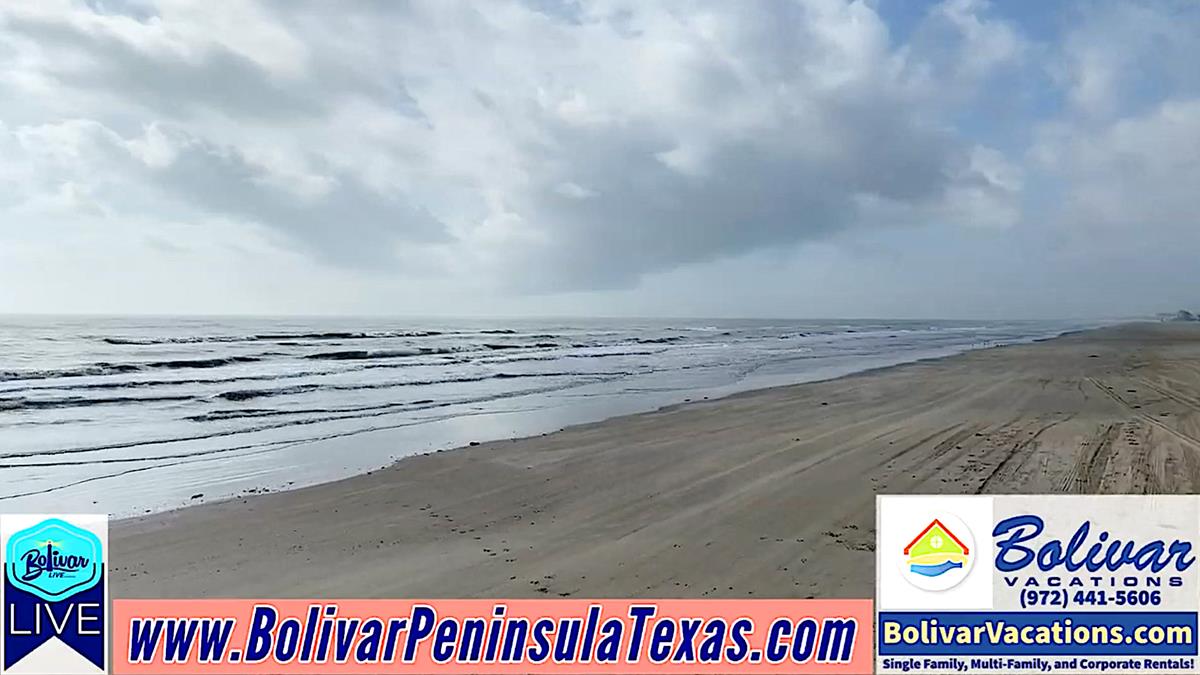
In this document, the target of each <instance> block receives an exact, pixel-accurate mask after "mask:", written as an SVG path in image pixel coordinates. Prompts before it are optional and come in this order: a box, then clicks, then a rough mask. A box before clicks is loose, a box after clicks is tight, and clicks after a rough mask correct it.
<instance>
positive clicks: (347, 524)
mask: <svg viewBox="0 0 1200 675" xmlns="http://www.w3.org/2000/svg"><path fill="white" fill-rule="evenodd" d="M1198 488H1200V325H1186V324H1134V325H1126V326H1119V327H1114V328H1108V329H1102V330H1098V331H1089V332H1086V333H1080V334H1075V335H1069V336H1065V337H1062V338H1058V339H1056V340H1051V341H1047V342H1042V343H1037V344H1033V345H1024V346H1014V347H1002V348H996V349H989V350H982V351H976V352H970V353H967V354H962V355H958V356H953V357H949V358H945V359H939V360H935V361H926V362H921V363H915V364H909V365H905V366H898V367H894V368H888V369H884V370H880V371H875V372H871V373H864V374H860V375H854V376H850V377H845V378H841V379H837V380H831V381H828V382H820V383H813V384H804V385H797V386H792V387H781V388H776V389H767V390H761V391H755V392H749V393H745V394H739V395H736V396H732V397H729V398H725V399H721V400H714V401H701V402H695V403H690V404H685V405H682V406H674V407H671V408H665V409H663V410H659V411H656V412H652V413H646V414H640V415H633V416H630V417H622V418H617V419H612V420H608V421H605V422H600V423H597V424H589V425H584V426H579V427H573V428H570V429H566V430H564V431H561V432H557V433H553V434H548V435H545V436H540V437H535V438H529V439H522V440H516V441H499V442H495V443H484V444H481V445H477V446H473V447H468V448H461V449H458V450H453V451H448V452H442V453H437V454H432V455H426V456H418V457H412V458H409V459H405V460H403V461H401V462H399V463H397V464H396V465H394V466H393V467H390V468H388V469H384V470H381V471H375V472H373V473H371V474H369V475H365V476H359V477H355V478H351V479H347V480H343V481H339V482H335V483H329V484H326V485H320V486H316V487H311V488H305V489H301V490H295V491H290V492H283V493H277V494H269V495H262V496H255V497H250V498H246V499H235V500H231V501H226V502H222V503H216V504H207V505H203V506H197V507H193V508H188V509H183V510H180V511H175V512H172V513H167V514H159V515H154V516H147V517H144V518H139V519H134V520H128V521H122V522H118V523H114V524H113V526H112V532H111V542H112V543H111V551H112V553H111V557H112V564H113V569H112V580H113V586H112V588H113V590H112V594H113V597H331V598H332V597H472V596H478V597H559V596H588V597H639V596H642V597H747V596H763V597H808V596H827V597H870V596H871V595H872V594H873V579H874V550H873V549H874V537H875V533H874V521H875V514H874V506H875V502H874V496H875V495H876V494H881V493H882V494H888V493H893V494H903V493H946V494H960V493H965V494H972V493H1043V492H1053V493H1134V494H1141V493H1192V492H1196V491H1197V490H1198Z"/></svg>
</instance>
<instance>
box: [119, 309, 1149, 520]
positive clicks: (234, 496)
mask: <svg viewBox="0 0 1200 675" xmlns="http://www.w3.org/2000/svg"><path fill="white" fill-rule="evenodd" d="M1136 323H1140V322H1132V323H1130V324H1112V325H1109V326H1102V327H1099V328H1082V329H1069V330H1064V331H1062V332H1060V333H1058V334H1054V335H1049V336H1041V337H1027V338H1024V339H1022V340H1019V341H1016V342H1009V343H1004V344H990V345H987V346H983V347H969V348H965V349H958V348H953V349H950V350H948V351H947V353H938V354H933V355H928V356H920V357H917V358H907V356H908V355H903V356H901V355H889V354H881V355H877V356H874V357H871V360H874V361H881V362H882V363H881V364H880V365H869V366H865V367H858V366H847V367H834V368H826V369H823V370H821V371H817V372H816V373H815V374H813V375H811V376H810V375H804V376H801V377H800V379H791V377H792V376H788V379H790V380H791V381H785V382H782V383H778V384H766V385H756V386H751V387H749V388H743V386H742V385H741V384H734V385H726V386H720V387H715V388H708V389H696V390H693V391H689V392H688V393H687V397H686V398H682V400H676V401H670V402H666V403H661V404H657V405H653V406H651V407H636V406H635V407H633V408H631V409H629V410H621V411H619V412H611V413H601V414H600V415H599V416H594V415H591V414H588V413H586V412H582V413H581V414H579V415H578V416H577V421H570V422H566V423H563V424H553V423H552V424H545V423H539V422H536V421H535V422H530V423H524V424H518V425H517V426H519V427H522V428H521V429H519V430H514V431H513V433H512V434H503V433H500V434H498V435H494V434H490V433H488V432H484V433H482V434H467V435H465V438H464V439H460V440H459V441H449V442H447V443H445V444H438V443H436V442H435V443H434V444H433V446H432V448H431V449H426V450H411V451H409V453H408V454H395V455H392V456H391V457H390V458H389V459H388V460H387V461H386V462H385V463H383V464H367V463H362V462H360V463H359V468H358V469H357V470H353V471H351V472H350V473H348V474H345V475H340V476H335V477H332V478H328V479H315V480H306V481H304V482H302V483H300V484H294V482H293V481H289V482H288V483H287V484H286V485H279V484H275V485H262V484H257V485H255V484H252V485H251V487H249V488H243V489H242V490H241V491H236V492H227V493H219V494H218V496H215V497H211V498H206V497H203V496H202V497H201V498H199V499H198V500H196V501H191V502H189V503H179V504H175V505H173V506H169V507H167V508H156V509H144V512H140V513H129V514H125V515H120V516H118V517H116V518H113V519H112V522H113V523H118V522H125V521H136V520H140V519H143V518H152V517H154V516H159V515H167V514H171V513H174V512H178V511H183V510H188V509H194V508H201V507H205V506H209V505H216V504H221V503H224V502H231V501H237V500H245V499H255V498H259V497H262V496H265V495H268V494H279V493H284V492H292V491H295V490H304V489H310V488H315V487H320V486H323V485H330V484H335V483H339V482H342V481H347V480H353V479H355V478H358V477H361V476H366V475H371V474H373V473H375V472H377V471H384V470H387V469H390V468H392V467H394V466H396V465H397V464H398V463H400V462H404V461H407V460H409V459H412V458H416V457H424V456H428V455H435V454H441V453H446V452H456V451H462V450H466V449H468V448H471V447H475V446H478V445H482V444H490V443H502V442H510V441H523V440H527V439H531V438H538V437H542V436H547V435H549V434H555V433H561V432H563V431H568V430H571V429H574V428H577V427H584V426H588V425H594V424H605V423H608V422H612V421H615V420H621V419H624V418H627V417H635V416H638V415H645V414H653V413H658V412H661V411H666V410H671V409H675V408H680V407H685V406H689V405H695V404H698V403H703V402H717V401H724V400H728V399H731V398H735V397H740V396H752V395H755V394H758V393H762V392H769V391H773V390H777V389H787V388H790V387H801V386H806V385H811V384H817V383H824V382H832V381H836V380H841V379H845V378H851V377H857V376H862V375H870V374H872V373H877V372H883V371H887V370H890V369H893V368H903V367H905V366H909V365H913V364H919V363H928V362H936V361H941V360H944V359H951V358H955V357H958V356H961V355H963V354H968V353H971V352H978V351H987V350H994V349H1007V348H1011V347H1020V346H1025V345H1032V344H1037V343H1040V342H1046V341H1050V340H1057V339H1060V338H1063V337H1066V336H1069V335H1074V334H1079V333H1086V332H1088V331H1093V330H1103V329H1104V328H1111V327H1113V326H1116V325H1134V324H1136ZM895 358H899V359H900V360H894V359H895ZM704 392H709V395H705V393H704ZM693 397H695V398H693ZM493 414H495V413H493ZM464 419H467V418H464ZM443 422H445V421H443ZM443 422H433V423H431V424H434V425H437V424H441V423H443ZM395 431H396V430H395V429H390V428H383V429H368V430H362V431H356V432H350V433H345V434H339V435H338V436H337V437H336V438H337V439H338V440H339V441H343V442H349V443H351V444H353V443H354V440H355V439H356V438H360V437H370V436H373V435H376V434H388V433H389V432H393V433H394V432H395ZM472 436H474V437H475V438H471V437H472ZM466 439H470V440H466ZM370 443H371V444H372V445H376V444H377V442H376V441H374V440H372V441H370ZM439 446H440V447H439ZM249 480H250V479H248V478H247V479H243V480H235V481H232V483H233V484H245V483H247V482H248V481H249ZM193 499H195V498H193Z"/></svg>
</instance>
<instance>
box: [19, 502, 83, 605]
mask: <svg viewBox="0 0 1200 675" xmlns="http://www.w3.org/2000/svg"><path fill="white" fill-rule="evenodd" d="M5 560H6V561H7V563H8V564H7V565H5V570H4V571H5V574H7V575H8V581H9V583H11V584H12V585H13V586H16V587H17V588H20V589H23V590H26V591H29V592H30V593H33V594H34V595H36V596H38V597H39V598H41V599H43V600H46V601H47V602H58V601H61V600H65V599H67V598H69V597H71V596H73V595H75V594H76V593H82V592H83V591H86V590H88V589H90V588H93V587H94V586H95V585H96V584H98V583H100V580H101V577H102V570H101V564H102V562H103V560H104V557H103V554H102V551H101V549H100V539H99V537H97V536H96V535H94V534H92V533H91V532H88V531H87V530H84V529H81V528H78V527H76V526H74V525H72V524H70V523H68V522H66V521H64V520H59V519H58V518H50V519H48V520H43V521H42V522H40V523H38V524H37V525H34V526H33V527H30V528H28V529H25V530H21V531H20V532H17V533H16V534H14V535H13V536H12V537H10V538H9V540H8V548H7V550H6V551H5Z"/></svg>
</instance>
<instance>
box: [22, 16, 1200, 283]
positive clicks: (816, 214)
mask: <svg viewBox="0 0 1200 675" xmlns="http://www.w3.org/2000/svg"><path fill="white" fill-rule="evenodd" d="M877 9H878V8H877V7H876V5H874V4H873V3H864V2H843V1H842V0H804V1H795V2H738V3H730V2H704V1H700V0H696V1H689V2H681V3H645V2H621V1H619V0H611V1H609V0H603V1H597V2H588V3H582V2H581V3H567V2H563V3H558V2H545V1H538V2H532V1H530V2H515V1H511V2H488V3H469V2H405V3H365V2H350V3H319V2H312V3H295V2H257V3H255V2H244V3H219V4H213V3H190V2H183V1H182V0H161V1H154V2H152V1H150V0H145V1H142V0H136V1H135V0H129V1H128V2H114V1H112V0H109V1H105V2H95V1H94V2H87V3H83V2H71V1H69V0H51V1H48V2H44V3H22V4H9V5H4V6H3V7H2V8H0V64H2V65H3V67H4V72H5V74H4V76H3V77H0V100H2V101H4V104H5V105H4V107H3V108H2V110H3V112H2V113H0V147H3V148H4V150H5V153H4V154H5V156H4V157H0V184H2V185H3V186H4V188H5V193H6V194H5V195H4V197H3V200H2V201H0V207H3V208H7V209H9V210H10V211H11V212H12V213H13V214H17V215H19V216H20V218H22V219H24V220H25V221H30V222H36V221H38V219H39V218H42V219H44V220H46V222H51V221H53V222H64V219H69V217H70V216H67V215H64V214H69V213H70V212H71V209H75V210H76V211H75V215H74V216H73V217H75V218H76V219H77V220H79V221H80V222H85V221H87V219H95V218H109V219H113V218H123V219H124V221H125V222H134V221H133V220H132V219H131V217H132V216H136V222H138V223H139V225H138V227H143V228H146V229H147V230H148V231H147V232H146V233H145V234H146V236H147V237H148V238H150V239H152V240H154V241H156V242H165V243H168V244H170V242H167V239H169V238H170V236H171V235H167V234H165V233H164V232H158V231H153V230H154V225H153V223H154V222H155V221H161V222H164V223H172V224H174V225H179V226H180V227H186V226H187V225H188V224H189V223H193V224H194V227H196V228H204V227H208V225H207V223H210V222H212V221H213V219H220V221H221V222H223V223H230V224H231V226H232V227H234V228H236V227H239V226H240V227H244V229H245V230H246V231H251V230H254V231H256V232H258V231H265V232H268V233H270V235H271V236H272V237H273V238H274V240H275V241H278V242H281V243H282V244H281V245H282V246H283V247H284V248H287V249H288V250H291V251H296V252H299V253H300V254H301V255H303V256H305V257H307V258H308V259H310V260H311V261H315V262H318V263H320V264H322V265H325V266H327V267H330V268H332V269H336V270H339V271H348V272H353V271H357V270H370V271H372V273H377V272H379V271H381V270H382V271H385V272H387V271H389V270H394V271H395V272H396V273H397V274H407V273H415V272H413V271H414V270H420V272H421V273H422V274H425V275H427V276H430V277H436V278H442V279H454V280H463V279H465V280H470V281H472V282H478V283H482V284H487V285H490V286H494V287H504V288H512V289H518V290H521V291H538V292H545V291H570V290H594V289H614V288H625V287H631V286H636V285H637V284H639V283H640V282H642V281H643V280H644V279H646V278H647V277H648V276H652V275H654V274H661V273H666V272H670V271H671V270H674V269H677V268H680V267H681V266H688V265H695V264H704V263H709V262H713V261H721V260H725V259H729V258H734V257H737V256H742V255H746V254H752V253H754V252H756V251H764V250H783V249H787V248H790V247H795V246H796V245H798V244H803V243H806V242H815V241H830V240H834V239H837V238H839V237H842V238H844V237H846V236H848V235H853V233H855V232H878V231H884V230H892V229H898V228H904V227H909V226H913V225H926V224H936V225H941V226H949V227H957V228H964V229H967V230H970V229H977V230H978V229H983V230H993V231H1003V230H1006V229H1010V228H1011V229H1015V230H1016V231H1017V232H1018V233H1019V234H1020V233H1022V232H1025V230H1023V229H1021V228H1033V227H1037V228H1042V229H1044V230H1051V229H1054V230H1056V231H1060V232H1061V233H1062V234H1061V236H1062V237H1063V238H1065V239H1066V240H1072V241H1078V242H1087V241H1089V240H1090V239H1092V237H1090V236H1089V228H1093V229H1094V228H1096V227H1100V226H1102V227H1103V228H1105V232H1107V233H1109V234H1110V235H1111V236H1110V237H1109V239H1111V240H1112V241H1113V242H1114V243H1113V244H1112V245H1113V246H1115V247H1118V248H1119V247H1120V245H1121V244H1120V242H1121V241H1122V237H1124V236H1125V235H1123V234H1121V233H1123V232H1126V231H1131V230H1133V229H1135V228H1136V226H1137V225H1138V224H1139V223H1143V222H1151V223H1154V224H1155V227H1157V228H1158V230H1157V231H1161V232H1164V233H1169V237H1170V238H1172V239H1173V240H1175V241H1180V240H1188V239H1189V237H1191V236H1192V235H1191V234H1190V233H1191V232H1193V231H1194V228H1189V227H1188V226H1186V224H1182V225H1181V224H1180V221H1181V220H1186V219H1187V218H1188V215H1187V211H1188V208H1189V207H1190V205H1191V204H1192V199H1191V197H1190V196H1189V194H1187V193H1186V191H1185V190H1181V189H1176V188H1175V187H1170V186H1169V185H1168V186H1167V187H1164V185H1166V184H1169V183H1170V182H1171V181H1169V180H1167V178H1168V177H1170V176H1172V175H1180V176H1190V175H1192V173H1194V171H1195V166H1196V163H1195V161H1194V158H1193V159H1191V160H1189V158H1188V156H1187V152H1188V148H1189V147H1191V146H1189V145H1188V144H1187V143H1186V142H1185V141H1186V138H1187V137H1188V135H1189V134H1191V135H1192V136H1193V137H1194V124H1193V123H1192V122H1191V121H1190V120H1192V119H1194V111H1195V100H1196V98H1195V97H1196V96H1197V92H1196V91H1195V89H1196V86H1195V85H1196V81H1195V79H1194V76H1193V75H1190V74H1188V73H1190V72H1192V71H1190V70H1188V69H1186V68H1180V67H1179V65H1178V62H1179V61H1181V60H1185V57H1186V56H1188V55H1195V54H1196V53H1197V52H1198V51H1200V45H1198V44H1197V40H1196V39H1195V37H1194V36H1195V35H1196V34H1198V33H1200V32H1198V31H1189V30H1187V28H1186V27H1187V26H1195V25H1197V23H1198V22H1197V20H1196V16H1195V15H1196V12H1195V11H1189V10H1188V9H1187V8H1180V7H1179V6H1177V5H1171V4H1169V3H1165V4H1163V5H1161V6H1160V5H1146V6H1142V7H1139V8H1137V9H1136V10H1133V9H1128V8H1122V7H1121V6H1118V5H1105V6H1104V7H1103V8H1100V9H1097V10H1096V11H1095V12H1093V13H1091V14H1089V15H1088V17H1087V20H1086V21H1082V22H1080V23H1079V24H1078V26H1076V27H1075V28H1074V29H1073V32H1072V33H1071V34H1070V35H1068V36H1066V37H1064V38H1063V39H1062V40H1060V41H1059V43H1058V44H1057V45H1056V46H1050V45H1047V44H1038V43H1036V42H1035V41H1034V40H1033V39H1032V38H1029V37H1028V36H1027V35H1025V34H1024V33H1022V31H1021V30H1020V28H1019V27H1018V26H1017V25H1016V24H1015V23H1014V22H1013V21H1011V20H1010V19H1008V18H1001V17H1000V16H999V13H998V12H996V11H995V8H993V7H991V6H989V5H988V4H987V3H986V2H983V1H982V0H944V1H942V2H937V3H933V4H930V5H929V6H928V7H927V8H924V9H923V10H921V11H920V12H919V16H918V21H917V23H916V25H915V27H914V28H913V29H912V30H910V31H906V32H905V33H903V34H899V33H897V32H896V31H894V30H893V29H892V28H890V27H889V26H888V24H887V23H886V21H885V20H884V18H883V17H882V16H881V15H880V13H879V12H878V11H877ZM1114 26H1120V27H1122V30H1123V31H1124V33H1125V34H1127V35H1129V36H1130V37H1129V39H1128V40H1127V41H1125V42H1124V43H1121V44H1124V45H1126V46H1127V47H1128V49H1127V50H1126V51H1122V49H1120V48H1118V47H1119V45H1116V44H1115V42H1114V39H1113V30H1114ZM1116 42H1120V41H1116ZM1154 45H1158V46H1159V47H1161V50H1160V51H1161V52H1162V53H1163V54H1168V55H1170V59H1168V61H1170V62H1169V63H1167V62H1163V63H1159V62H1157V61H1155V60H1154V57H1153V53H1152V52H1154V50H1153V49H1151V47H1152V46H1154ZM1106 50H1107V51H1106ZM1041 62H1044V64H1046V65H1042V63H1041ZM1135 66H1136V67H1135ZM1134 70H1137V71H1138V72H1145V73H1152V74H1155V79H1154V81H1155V82H1159V83H1160V84H1162V85H1163V86H1164V87H1167V89H1166V90H1164V91H1161V92H1149V93H1148V94H1146V92H1142V93H1143V94H1146V95H1144V96H1141V97H1140V98H1138V97H1136V96H1135V97H1133V98H1131V97H1130V96H1128V95H1125V96H1122V94H1127V93H1128V92H1130V91H1141V90H1142V89H1145V86H1144V85H1138V86H1141V89H1138V86H1135V85H1137V83H1138V81H1137V80H1136V79H1135V78H1134V77H1133V74H1132V72H1133V71H1134ZM1015 82H1026V83H1030V82H1033V83H1038V86H1044V87H1046V89H1047V91H1046V92H1036V91H1033V88H1032V86H1031V87H1030V89H1029V90H1023V91H1020V92H1016V94H1019V95H1008V94H1007V93H1006V92H1007V90H1005V89H1004V87H1013V86H1014V83H1015ZM1038 96H1040V97H1042V98H1044V99H1045V100H1044V101H1040V100H1036V97H1038ZM980 101H985V102H986V103H979V102H980ZM995 101H1000V102H1001V103H1003V104H1008V105H1012V106H1014V107H1013V108H1012V109H1013V110H1016V109H1018V108H1017V107H1016V106H1017V105H1018V103H1019V102H1021V101H1024V102H1025V103H1024V104H1023V105H1025V106H1026V108H1024V109H1051V108H1054V105H1052V104H1056V105H1058V108H1057V109H1056V110H1057V117H1055V118H1054V119H1049V118H1047V119H1030V120H1027V121H1026V123H1025V124H1024V127H1025V128H1028V129H1029V131H1023V132H1022V134H1021V136H1022V137H1021V138H1005V137H1004V133H1005V132H1006V130H1009V129H1012V128H1017V127H1018V126H1020V125H1017V124H1014V125H1013V126H1011V127H1008V126H1003V124H1004V123H1003V121H993V123H992V127H994V128H989V127H988V125H987V124H984V123H982V122H980V120H984V119H990V118H989V114H990V113H989V110H988V109H987V107H986V106H987V105H991V104H992V102H995ZM1130 101H1140V102H1141V104H1140V105H1133V104H1132V103H1130ZM997 119H998V118H997ZM997 129H998V131H997ZM1181 139H1182V141H1184V142H1181ZM1146 147H1153V148H1155V150H1154V151H1153V152H1142V151H1141V150H1140V149H1141V148H1146ZM1122 157H1124V158H1130V157H1133V158H1137V161H1139V162H1142V163H1143V164H1144V165H1145V166H1146V167H1147V170H1146V171H1142V172H1136V171H1135V172H1132V173H1131V172H1130V171H1129V170H1128V166H1127V165H1126V164H1124V163H1123V160H1122ZM1142 176H1150V177H1152V178H1147V179H1145V180H1142V179H1141V178H1139V177H1142ZM1122 186H1137V189H1138V191H1139V194H1141V193H1142V192H1143V191H1144V192H1146V193H1162V198H1161V199H1153V198H1138V197H1137V195H1129V194H1128V193H1129V190H1127V189H1126V188H1124V187H1122ZM1130 189H1132V188H1130ZM1050 192H1054V194H1050ZM1056 197H1057V198H1056ZM1118 197H1122V198H1121V199H1118ZM1131 197H1132V198H1131ZM1105 199H1109V200H1110V201H1112V200H1115V201H1113V203H1112V204H1111V205H1110V206H1109V207H1104V206H1103V205H1104V204H1105V203H1107V202H1106V201H1105ZM1117 202H1119V203H1117ZM1031 203H1032V204H1037V205H1039V206H1040V205H1046V204H1050V205H1052V206H1053V208H1047V209H1045V211H1044V212H1042V213H1039V214H1038V217H1037V218H1034V219H1031V218H1029V216H1028V213H1027V209H1028V208H1029V205H1030V204H1031ZM1139 204H1141V205H1142V206H1139ZM1143 207H1144V208H1143ZM179 231H181V230H178V229H172V230H171V232H179ZM1112 233H1116V234H1112ZM197 236H200V235H197ZM1022 236H1024V235H1022ZM1165 236H1166V235H1165ZM172 245H174V244H172ZM177 248H178V249H179V250H186V248H187V242H178V246H177Z"/></svg>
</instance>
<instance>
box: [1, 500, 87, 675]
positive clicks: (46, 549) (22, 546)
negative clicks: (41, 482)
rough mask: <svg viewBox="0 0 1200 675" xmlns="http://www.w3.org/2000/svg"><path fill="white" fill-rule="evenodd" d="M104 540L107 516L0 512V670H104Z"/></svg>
mask: <svg viewBox="0 0 1200 675" xmlns="http://www.w3.org/2000/svg"><path fill="white" fill-rule="evenodd" d="M107 539H108V517H107V516H105V515H49V514H4V515H0V540H2V541H3V545H2V546H0V551H2V552H3V556H4V558H3V561H4V590H3V605H4V629H3V641H4V658H3V663H2V664H0V673H8V672H13V673H16V672H21V673H60V674H64V675H65V674H69V673H97V672H104V670H105V669H106V667H107V639H106V637H105V630H106V617H105V612H106V611H107V607H108V592H107V591H108V580H107V574H106V573H107V569H106V558H105V554H106V548H107Z"/></svg>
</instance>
